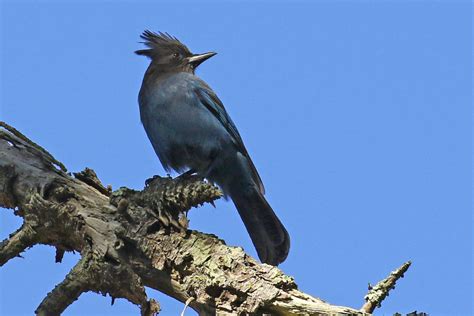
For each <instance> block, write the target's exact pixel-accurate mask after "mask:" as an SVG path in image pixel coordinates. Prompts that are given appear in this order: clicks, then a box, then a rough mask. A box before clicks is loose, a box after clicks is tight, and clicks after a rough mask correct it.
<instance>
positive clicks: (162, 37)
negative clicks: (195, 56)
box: [135, 30, 191, 58]
mask: <svg viewBox="0 0 474 316" xmlns="http://www.w3.org/2000/svg"><path fill="white" fill-rule="evenodd" d="M140 38H142V39H143V40H144V42H142V43H143V44H145V45H146V46H148V47H149V49H141V50H137V51H135V53H136V54H137V55H144V56H147V57H150V58H154V57H157V56H160V55H164V54H168V53H169V52H177V53H181V54H185V55H191V52H190V51H189V49H188V48H187V47H186V45H184V44H183V43H181V42H180V41H179V40H178V39H177V38H176V37H174V36H171V35H170V34H168V33H166V32H165V33H163V32H158V33H155V32H152V31H149V30H146V31H144V32H143V34H142V35H140Z"/></svg>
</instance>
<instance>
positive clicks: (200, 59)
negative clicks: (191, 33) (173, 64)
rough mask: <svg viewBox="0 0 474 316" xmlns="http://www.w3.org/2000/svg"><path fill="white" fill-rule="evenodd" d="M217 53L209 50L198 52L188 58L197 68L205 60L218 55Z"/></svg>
mask: <svg viewBox="0 0 474 316" xmlns="http://www.w3.org/2000/svg"><path fill="white" fill-rule="evenodd" d="M216 54H217V53H214V52H209V53H204V54H196V55H193V56H191V57H189V58H188V63H189V64H191V65H193V66H194V67H195V68H196V67H197V66H199V65H200V64H201V63H202V62H204V61H205V60H207V59H209V58H211V57H212V56H214V55H216Z"/></svg>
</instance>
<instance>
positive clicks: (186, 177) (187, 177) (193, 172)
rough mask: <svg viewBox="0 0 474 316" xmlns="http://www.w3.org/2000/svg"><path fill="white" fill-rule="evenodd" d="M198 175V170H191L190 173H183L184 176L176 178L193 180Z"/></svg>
mask: <svg viewBox="0 0 474 316" xmlns="http://www.w3.org/2000/svg"><path fill="white" fill-rule="evenodd" d="M195 173H196V170H194V169H189V170H188V171H186V172H183V173H182V174H180V175H179V176H177V177H176V179H180V180H186V179H190V178H192V177H193V176H194V175H195Z"/></svg>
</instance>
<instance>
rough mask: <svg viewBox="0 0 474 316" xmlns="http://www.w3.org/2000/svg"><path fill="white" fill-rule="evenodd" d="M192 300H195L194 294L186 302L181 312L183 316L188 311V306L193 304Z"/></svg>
mask: <svg viewBox="0 0 474 316" xmlns="http://www.w3.org/2000/svg"><path fill="white" fill-rule="evenodd" d="M192 301H194V297H192V296H191V297H190V298H188V299H187V300H186V303H184V308H183V311H182V312H181V316H184V313H185V312H186V308H188V306H189V304H191V302H192Z"/></svg>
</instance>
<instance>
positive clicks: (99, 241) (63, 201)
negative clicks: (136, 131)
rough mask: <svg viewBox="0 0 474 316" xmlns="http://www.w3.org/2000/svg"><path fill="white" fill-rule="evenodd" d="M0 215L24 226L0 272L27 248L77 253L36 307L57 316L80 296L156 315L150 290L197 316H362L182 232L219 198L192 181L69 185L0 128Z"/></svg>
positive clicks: (50, 162) (56, 165) (87, 175)
mask: <svg viewBox="0 0 474 316" xmlns="http://www.w3.org/2000/svg"><path fill="white" fill-rule="evenodd" d="M0 127H3V129H2V128H0V206H3V207H6V208H12V209H14V210H15V214H16V215H18V216H21V217H22V218H23V219H24V224H23V226H22V227H21V228H20V229H19V230H18V231H17V232H16V233H14V234H12V235H11V236H10V238H9V239H7V240H4V241H3V242H2V243H1V244H0V266H2V265H4V264H5V263H6V262H7V261H8V260H9V259H11V258H13V257H15V256H18V255H20V253H21V252H22V251H24V250H25V249H27V248H28V247H32V246H33V245H35V244H46V245H51V246H54V247H56V249H57V254H56V260H57V261H60V260H61V258H62V254H63V253H64V251H73V250H74V251H78V252H80V253H81V257H82V258H81V260H80V261H79V262H78V263H77V265H76V266H75V267H74V268H73V269H72V270H71V271H70V273H69V274H68V275H67V276H66V277H65V279H64V280H63V281H62V282H61V283H60V284H58V285H57V286H56V287H55V288H54V289H53V290H52V291H51V292H50V293H49V294H48V295H47V296H46V297H45V299H44V300H43V302H41V304H40V305H39V306H38V308H37V310H36V313H37V314H38V315H59V314H61V313H62V312H63V311H64V310H65V309H66V308H67V307H68V306H69V305H70V304H72V303H73V302H74V301H75V300H77V299H78V298H79V296H80V295H81V294H82V293H84V292H87V291H94V292H97V293H102V294H109V295H110V296H112V298H119V297H120V298H125V299H127V300H129V301H130V302H132V303H134V304H136V305H138V306H140V308H141V314H142V315H153V314H156V313H158V311H159V305H158V303H157V302H155V301H154V300H149V299H148V298H147V296H146V293H145V290H144V287H145V286H148V287H151V288H154V289H156V290H158V291H161V292H163V293H165V294H167V295H170V296H172V297H174V298H176V299H178V300H180V301H182V302H183V303H184V302H186V303H187V304H189V306H190V307H191V308H193V309H194V310H196V311H197V312H198V313H199V314H200V315H215V314H219V315H225V314H232V315H235V314H263V313H269V314H273V315H334V314H341V315H364V314H366V313H367V312H371V310H370V309H363V310H360V311H359V310H356V309H353V308H349V307H340V306H335V305H331V304H328V303H326V302H324V301H322V300H320V299H317V298H314V297H312V296H310V295H308V294H305V293H302V292H300V291H299V290H298V289H297V286H296V284H295V282H294V280H293V279H292V278H291V277H289V276H286V275H285V274H283V272H282V271H281V270H279V269H278V268H276V267H272V266H269V265H266V264H260V263H258V262H257V261H256V260H254V259H253V258H251V257H250V256H248V255H247V254H246V253H245V252H244V251H243V249H241V248H238V247H229V246H226V245H225V243H224V242H223V241H222V240H220V239H218V238H217V237H216V236H213V235H208V234H203V233H200V232H197V231H191V230H188V229H187V225H188V221H187V218H186V214H187V212H188V211H189V209H190V208H192V207H195V206H199V205H201V204H203V203H206V202H211V203H212V202H213V201H214V200H216V199H218V198H220V197H221V195H222V194H221V192H220V191H219V189H218V188H216V187H214V186H212V185H210V184H209V183H206V182H203V181H201V180H200V179H196V178H178V179H171V178H161V177H155V178H153V179H150V180H149V181H147V183H146V186H145V188H144V190H142V191H134V190H131V189H127V188H120V189H119V190H116V191H114V192H112V190H111V188H106V187H104V186H103V185H102V184H101V182H100V181H99V180H98V178H97V176H96V175H95V173H94V172H93V171H92V170H90V169H86V170H85V171H83V172H81V173H77V174H75V177H73V176H71V175H70V174H68V173H66V168H65V167H64V166H63V165H62V164H61V163H60V162H59V161H57V160H56V159H54V157H53V156H51V155H50V154H49V153H48V152H47V151H46V150H44V149H43V148H41V147H40V146H38V145H36V144H35V143H33V142H32V141H30V140H29V139H28V138H26V137H25V136H23V135H22V134H21V133H20V132H18V131H16V130H15V129H13V128H12V127H10V126H8V125H7V124H5V123H1V124H0Z"/></svg>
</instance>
